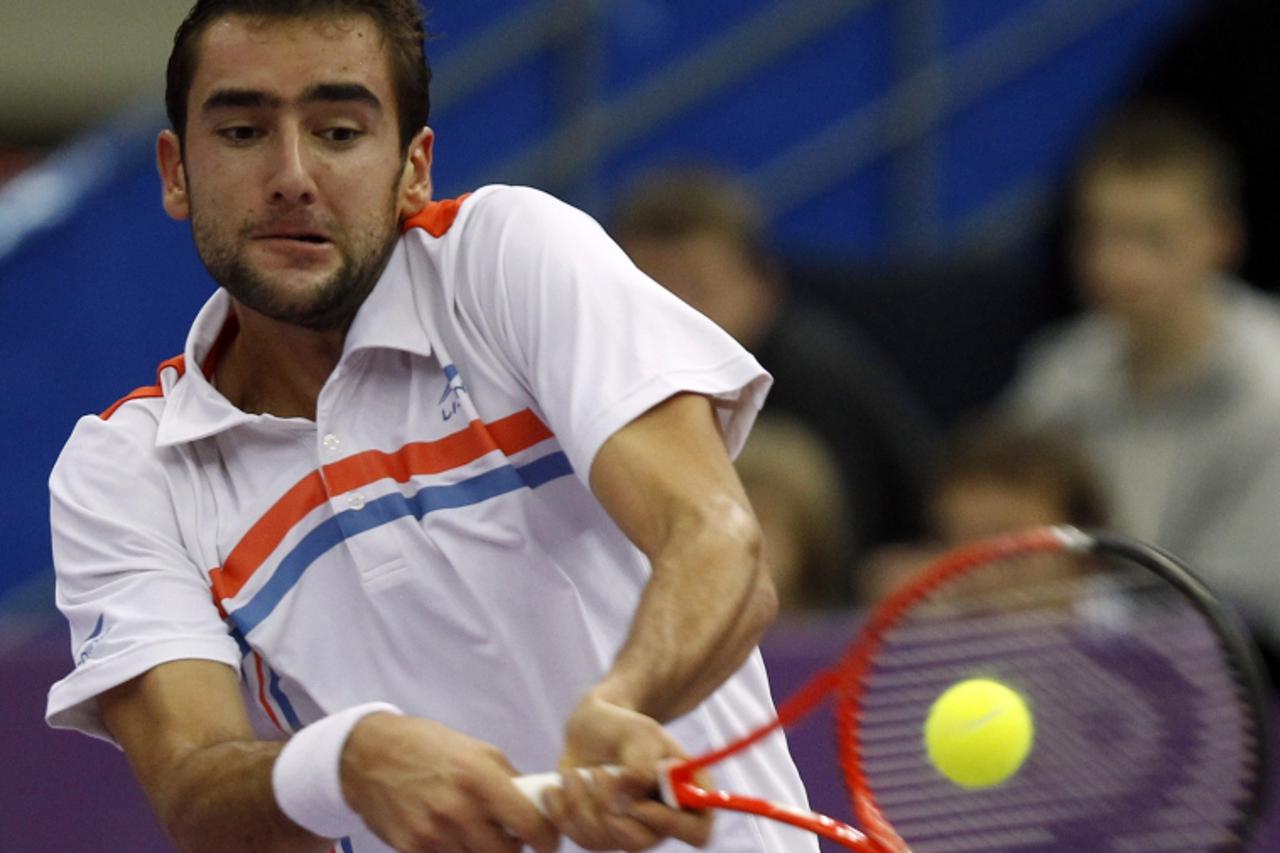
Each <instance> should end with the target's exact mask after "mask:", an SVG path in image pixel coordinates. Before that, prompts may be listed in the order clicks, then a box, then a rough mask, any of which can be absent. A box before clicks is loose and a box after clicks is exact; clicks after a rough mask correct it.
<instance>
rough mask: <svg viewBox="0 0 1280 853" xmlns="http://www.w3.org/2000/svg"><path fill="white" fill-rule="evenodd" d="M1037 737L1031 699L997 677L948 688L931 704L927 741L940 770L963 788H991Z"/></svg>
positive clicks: (1014, 769)
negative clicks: (1029, 701)
mask: <svg viewBox="0 0 1280 853" xmlns="http://www.w3.org/2000/svg"><path fill="white" fill-rule="evenodd" d="M1034 738H1035V724H1034V723H1033V722H1032V719H1031V711H1030V710H1028V708H1027V703H1026V702H1024V701H1023V699H1022V697H1021V696H1019V695H1018V694H1017V693H1015V692H1014V691H1012V690H1010V689H1009V688H1008V687H1005V686H1004V685H1003V684H1001V683H999V682H998V681H992V680H990V679H988V678H973V679H969V680H968V681H961V682H959V683H958V684H954V685H952V686H951V687H949V688H947V690H946V691H944V692H943V693H942V695H941V696H939V697H938V698H937V699H936V700H935V701H934V703H933V705H932V706H931V707H930V708H929V716H928V717H927V718H925V722H924V747H925V752H926V753H927V754H928V756H929V760H930V761H932V762H933V766H934V767H936V768H938V772H939V773H941V774H942V775H943V776H946V777H947V778H948V779H950V780H951V781H952V782H954V783H956V784H957V785H959V786H960V787H962V788H992V787H995V786H996V785H999V784H1001V783H1003V782H1005V781H1006V780H1007V779H1008V778H1009V777H1010V776H1012V775H1013V774H1014V773H1017V772H1018V768H1019V767H1021V766H1022V762H1023V761H1025V760H1026V758H1027V754H1028V753H1030V752H1031V743H1032V741H1033V740H1034Z"/></svg>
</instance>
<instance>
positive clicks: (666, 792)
mask: <svg viewBox="0 0 1280 853" xmlns="http://www.w3.org/2000/svg"><path fill="white" fill-rule="evenodd" d="M670 763H673V762H665V763H664V766H663V767H662V768H661V772H660V773H659V774H658V775H659V784H660V787H661V791H660V796H655V798H656V799H661V800H662V801H663V802H665V803H666V804H667V805H669V806H671V807H672V808H678V806H676V805H675V797H674V796H673V795H672V793H671V790H670V788H671V783H670V780H669V779H668V778H667V772H666V770H667V766H666V765H667V764H670ZM600 769H601V770H603V771H605V772H606V773H608V774H609V775H611V776H620V775H622V768H621V767H619V766H618V765H616V764H605V765H603V766H602V767H601V768H600ZM576 772H577V774H578V775H579V776H581V777H582V778H583V780H584V781H585V782H587V783H590V782H591V771H590V770H589V769H588V768H586V767H579V768H577V771H576ZM511 781H512V782H513V783H515V786H516V790H518V791H519V792H520V793H522V794H524V795H525V798H526V799H528V800H529V802H531V803H533V805H534V808H536V809H537V810H538V811H540V812H542V813H543V814H544V815H545V814H546V813H547V809H546V806H544V805H543V803H542V795H543V794H544V793H545V792H546V790H547V789H548V788H563V787H564V777H562V776H561V775H560V773H559V772H558V771H555V770H553V771H551V772H550V773H528V774H526V775H524V776H515V777H513V778H512V780H511Z"/></svg>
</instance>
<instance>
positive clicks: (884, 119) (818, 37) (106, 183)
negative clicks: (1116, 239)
mask: <svg viewBox="0 0 1280 853" xmlns="http://www.w3.org/2000/svg"><path fill="white" fill-rule="evenodd" d="M187 5H188V4H187V2H185V0H112V2H110V3H96V2H95V3H90V2H85V0H42V2H40V3H38V4H37V3H33V2H31V0H0V80H3V81H4V85H3V87H0V305H3V310H0V382H2V384H3V389H4V396H3V400H4V402H3V403H2V404H0V405H3V406H4V413H5V421H6V422H8V423H10V424H11V425H12V426H15V427H16V429H15V431H14V432H13V433H11V434H12V435H13V436H14V438H15V441H14V442H12V443H10V444H8V445H4V444H2V443H0V470H3V472H4V477H3V479H2V481H0V543H2V545H3V549H4V553H5V556H6V559H5V560H4V561H3V563H0V707H2V708H3V715H2V716H0V721H3V722H4V723H6V725H5V726H4V727H3V731H4V732H5V733H4V735H3V736H0V744H2V745H3V752H0V756H2V757H0V777H2V778H3V789H4V791H5V795H4V796H3V797H0V832H3V835H4V837H5V838H6V839H7V842H6V845H7V847H8V849H11V850H89V849H98V850H101V849H111V850H115V849H119V850H150V849H165V848H164V845H163V844H162V842H160V840H159V837H158V834H157V832H156V830H155V829H154V828H153V826H152V824H151V822H150V818H149V815H148V813H147V812H146V810H145V805H143V803H142V802H141V799H140V796H139V795H138V794H137V793H136V791H135V790H134V788H133V785H132V782H131V781H130V778H129V776H128V772H127V769H126V768H125V766H124V763H123V761H122V759H121V758H120V757H119V756H118V755H117V754H116V753H115V752H114V751H113V750H112V749H111V748H110V747H107V746H104V745H101V744H94V743H90V742H89V741H87V740H86V739H84V738H82V737H79V736H76V735H71V734H66V733H52V732H47V731H45V730H44V729H43V724H42V722H41V718H42V714H43V701H44V691H45V690H46V689H47V687H48V685H49V683H50V682H52V681H53V680H55V679H57V678H59V677H61V676H62V675H63V674H64V673H65V671H66V669H67V668H68V667H69V664H70V653H69V650H68V648H67V640H66V637H65V632H64V630H63V628H62V625H61V623H60V617H58V616H57V614H56V611H55V610H54V609H53V606H52V596H53V581H52V574H51V566H50V555H49V545H48V542H49V531H48V520H47V508H48V507H47V491H46V487H45V480H46V478H47V475H48V472H49V470H50V468H51V466H52V464H53V461H54V459H55V458H56V456H57V453H58V451H59V449H60V448H61V446H62V443H63V442H64V441H65V439H66V437H67V435H68V434H69V433H70V431H71V429H72V427H73V425H74V423H75V421H76V419H77V418H78V417H80V416H82V415H84V414H87V413H93V412H98V411H101V410H102V409H104V408H106V407H107V406H108V405H109V404H110V403H111V402H113V401H114V400H115V399H117V398H118V397H120V396H122V395H123V394H124V393H126V392H127V391H129V390H130V389H132V388H134V387H137V386H141V385H147V384H150V383H151V382H152V381H153V371H154V369H155V365H156V364H158V363H159V362H160V361H161V360H163V359H165V358H167V357H169V356H171V355H173V354H175V353H177V352H179V351H180V350H181V348H182V345H183V341H184V338H185V332H186V329H187V326H188V323H189V322H190V320H191V318H192V317H193V316H194V314H195V312H196V310H197V309H198V307H199V306H200V305H201V304H202V303H203V301H204V300H205V299H206V298H207V296H208V295H209V293H210V292H211V290H212V288H213V284H212V282H211V281H210V280H209V278H208V277H207V275H206V274H205V272H204V270H203V268H202V267H201V266H200V264H199V261H198V259H197V257H196V255H195V252H194V249H193V247H192V244H191V241H190V238H189V235H188V232H187V226H186V225H185V224H180V223H174V222H171V221H169V220H168V219H167V218H166V217H165V216H164V214H163V212H162V211H161V209H160V205H159V198H160V196H159V183H158V179H157V178H156V176H155V173H154V167H153V162H152V154H153V142H154V137H155V133H156V131H157V130H158V129H159V128H161V127H162V126H163V122H164V118H163V111H162V92H163V70H164V63H165V60H166V57H167V55H168V48H169V44H170V42H171V39H172V34H173V31H174V29H175V28H176V26H177V24H178V23H179V21H180V20H181V18H182V16H183V14H184V13H185V11H186V8H187ZM429 5H430V17H429V20H428V24H429V27H430V29H431V30H432V32H433V34H434V37H433V40H432V41H431V42H430V44H429V46H428V52H429V54H430V56H431V60H432V64H433V68H434V71H435V82H434V85H433V104H434V106H433V110H432V126H433V127H434V129H435V131H436V134H437V145H436V166H435V181H436V188H437V196H438V197H450V196H454V195H458V194H460V193H463V192H466V191H467V190H469V189H472V188H475V187H477V186H479V185H482V184H485V183H492V182H505V183H522V184H530V185H533V186H537V187H539V188H542V189H545V190H547V191H549V192H552V193H554V194H556V195H558V196H559V197H561V198H563V199H565V200H566V201H569V202H571V203H573V204H576V205H578V206H580V207H583V208H584V209H586V210H587V211H589V212H591V213H592V214H594V215H596V216H598V217H600V218H602V219H603V220H605V221H606V223H609V222H610V221H611V217H612V215H613V213H614V211H615V207H616V205H617V203H618V200H619V198H620V197H621V196H622V195H623V194H624V193H625V192H627V191H628V190H629V189H630V188H632V187H633V186H634V185H635V184H636V182H637V181H638V180H642V179H643V178H644V176H645V175H649V174H652V173H653V171H654V170H655V169H659V168H664V167H679V168H689V167H695V166H696V167H710V168H714V169H716V170H718V171H719V172H720V173H722V174H726V175H729V176H732V178H734V179H735V180H738V181H740V182H741V184H742V185H743V186H744V187H746V188H747V189H749V190H750V191H751V192H753V193H754V194H755V195H756V197H757V198H758V200H759V202H760V209H761V211H762V215H763V222H764V227H765V229H766V231H767V242H768V250H769V252H770V254H771V256H775V257H776V258H778V259H779V262H780V264H781V266H782V268H783V270H784V271H785V273H784V274H785V277H786V280H787V281H788V284H789V290H790V293H791V294H792V296H793V297H794V298H795V299H799V300H803V301H804V302H805V303H806V304H807V305H809V306H811V307H812V308H813V309H814V310H816V311H817V312H819V313H821V314H823V315H824V316H827V317H829V318H835V319H837V320H838V321H839V322H840V323H841V324H843V325H844V326H846V327H848V328H850V329H853V330H855V332H856V335H857V336H858V338H859V340H860V341H862V342H864V344H865V345H866V346H867V347H868V348H869V349H872V350H874V351H875V354H876V355H875V357H876V358H877V359H881V360H882V361H883V363H884V364H885V365H887V369H889V370H891V371H892V372H893V373H894V374H895V375H896V376H897V377H898V380H899V381H900V384H901V386H902V388H904V389H905V391H906V393H907V394H908V395H909V396H910V397H911V398H912V400H913V403H912V405H913V407H914V410H915V415H913V417H918V419H919V420H920V421H921V422H927V423H928V425H929V430H930V431H931V434H934V435H945V434H946V433H947V432H948V431H949V430H951V429H952V428H953V427H956V426H957V425H958V424H960V423H962V422H964V421H966V419H968V417H969V416H970V415H971V414H972V413H973V412H975V411H979V410H981V409H983V407H986V406H988V405H990V404H991V402H992V401H993V400H994V399H995V398H996V397H997V396H998V395H999V394H1000V392H1001V390H1002V389H1003V388H1004V387H1005V386H1006V385H1007V384H1008V383H1009V381H1010V380H1011V378H1012V377H1013V376H1014V374H1015V372H1016V370H1017V365H1018V354H1019V352H1020V351H1021V350H1022V348H1023V347H1024V345H1025V344H1026V343H1027V341H1028V340H1029V339H1030V338H1031V337H1032V336H1033V335H1034V334H1036V333H1037V332H1038V331H1040V330H1041V329H1043V328H1045V327H1046V326H1047V325H1049V324H1051V323H1053V322H1055V321H1058V320H1061V319H1063V318H1066V317H1068V316H1071V315H1073V314H1074V313H1075V312H1077V311H1078V310H1079V308H1080V306H1079V305H1078V304H1077V300H1076V298H1075V296H1074V295H1073V291H1072V288H1071V286H1070V283H1069V281H1068V279H1069V272H1068V269H1067V267H1068V264H1067V263H1066V262H1065V259H1064V256H1065V250H1064V243H1065V241H1064V228H1065V223H1066V220H1067V218H1068V217H1067V213H1066V194H1067V182H1068V180H1069V177H1070V175H1071V169H1072V164H1073V163H1074V162H1075V160H1076V158H1077V156H1078V155H1079V153H1080V150H1081V146H1082V145H1083V144H1084V143H1085V141H1086V140H1087V139H1089V138H1090V136H1091V134H1092V133H1093V131H1094V130H1095V129H1096V128H1097V127H1098V126H1099V124H1100V123H1101V122H1102V121H1103V120H1104V118H1105V117H1107V116H1108V115H1110V114H1112V113H1113V112H1114V111H1116V110H1117V109H1119V108H1121V107H1123V105H1125V104H1126V103H1131V102H1136V101H1138V100H1148V99H1151V98H1159V99H1162V100H1165V101H1170V102H1173V103H1176V104H1177V105H1179V106H1181V107H1182V108H1184V109H1185V110H1187V111H1188V112H1189V113H1191V114H1193V115H1194V116H1195V117H1196V118H1198V119H1199V120H1200V121H1202V122H1203V123H1204V124H1206V125H1207V126H1209V127H1210V128H1212V129H1213V130H1214V131H1216V132H1217V133H1218V134H1219V135H1220V136H1221V137H1222V138H1223V139H1225V140H1226V141H1227V143H1228V144H1229V145H1230V146H1231V147H1232V149H1233V150H1234V151H1235V153H1236V155H1237V156H1238V158H1239V160H1240V163H1241V164H1242V169H1243V174H1244V182H1243V185H1244V198H1243V209H1244V214H1245V222H1246V226H1247V231H1248V240H1247V248H1246V250H1245V251H1244V253H1243V255H1242V256H1241V258H1240V262H1239V265H1238V266H1239V270H1238V271H1239V274H1240V277H1241V278H1242V279H1243V280H1245V281H1247V282H1248V283H1249V284H1250V285H1251V286H1252V287H1253V288H1255V289H1258V290H1261V291H1263V292H1266V291H1270V290H1272V289H1273V288H1274V287H1275V285H1276V284H1277V279H1278V277H1280V248H1278V244H1280V241H1278V240H1277V239H1276V237H1277V235H1280V210H1278V207H1280V165H1278V163H1280V159H1278V158H1277V155H1276V151H1277V150H1280V123H1278V120H1277V113H1280V110H1277V103H1276V98H1277V93H1278V92H1280V87H1278V85H1277V84H1278V83H1280V74H1278V72H1277V63H1276V60H1275V56H1276V50H1277V47H1280V10H1278V7H1280V4H1276V3H1274V2H1273V0H787V2H780V1H779V0H736V2H721V3H705V2H704V3H689V2H679V0H480V1H479V2H439V3H434V4H429ZM624 244H625V241H624ZM762 360H764V359H762ZM766 366H770V365H769V364H768V362H767V361H766ZM1277 366H1278V367H1280V365H1277ZM1277 426H1278V427H1280V424H1278V425H1277ZM923 440H924V439H922V441H923ZM922 454H923V451H922ZM1277 507H1278V508H1280V495H1278V496H1277ZM906 532H907V533H911V532H914V531H906ZM801 621H802V620H796V624H795V626H793V629H792V633H790V634H788V633H786V632H787V630H788V628H787V626H784V627H783V629H782V631H781V632H780V633H779V635H778V638H777V639H775V641H774V642H773V647H772V654H773V655H774V656H775V659H777V660H778V661H780V663H779V664H778V665H777V666H776V667H775V668H776V669H780V670H782V671H784V672H790V671H792V670H793V669H795V668H796V667H793V666H792V664H793V663H796V664H797V665H798V662H799V661H803V660H807V659H809V658H810V657H812V656H814V655H815V654H816V652H815V650H819V649H820V648H821V647H822V645H823V643H830V642H833V641H834V640H833V636H834V635H830V632H828V633H826V634H824V633H823V630H822V629H818V630H816V631H814V630H813V629H812V626H810V627H808V628H806V627H804V625H802V624H800V623H801ZM806 632H809V633H806ZM785 677H786V676H784V678H785ZM15 839H16V846H14V843H15V842H14V840H15ZM104 840H105V841H104Z"/></svg>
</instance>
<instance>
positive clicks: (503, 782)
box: [342, 714, 559, 853]
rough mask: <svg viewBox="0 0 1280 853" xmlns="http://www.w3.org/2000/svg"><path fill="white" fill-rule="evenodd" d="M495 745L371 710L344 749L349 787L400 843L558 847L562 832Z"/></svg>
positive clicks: (378, 828) (422, 847) (440, 847)
mask: <svg viewBox="0 0 1280 853" xmlns="http://www.w3.org/2000/svg"><path fill="white" fill-rule="evenodd" d="M514 774H515V768H513V767H512V766H511V764H510V763H509V762H508V761H507V759H506V758H505V757H504V756H503V755H502V753H501V752H499V751H498V750H497V749H496V748H495V747H493V746H491V745H489V744H487V743H484V742H483V741H479V740H476V739H475V738H471V737H468V736H467V735H464V734H461V733H460V732H457V731H454V730H453V729H450V728H448V727H446V726H442V725H440V724H439V723H435V722H432V721H430V720H424V719H420V718H417V717H407V716H398V715H395V714H370V715H369V716H367V717H365V718H364V719H362V720H361V721H360V722H359V723H357V724H356V727H355V728H354V729H352V731H351V735H350V737H349V738H348V739H347V743H346V746H345V747H344V748H343V752H342V792H343V796H345V797H346V799H347V802H348V803H350V804H351V807H352V808H354V809H355V810H356V811H357V812H359V814H360V816H361V817H362V818H363V819H364V822H365V824H366V825H368V827H369V828H370V829H371V830H373V831H374V832H375V833H376V834H377V835H378V837H379V838H381V839H382V840H383V841H385V842H387V843H388V844H390V845H391V846H392V847H394V848H395V849H396V850H400V851H410V853H415V851H424V853H428V852H429V853H435V851H445V850H448V851H454V850H457V851H468V853H471V851H475V853H489V852H490V851H494V853H497V851H503V853H505V851H510V853H516V851H518V850H519V849H520V846H521V843H524V844H528V845H529V846H530V847H532V848H533V849H534V850H537V851H539V853H551V851H554V850H555V849H556V847H557V845H558V843H559V836H558V834H557V832H556V829H555V827H553V826H552V825H551V824H550V823H549V822H548V821H547V819H546V818H544V817H543V816H542V815H541V814H539V812H538V810H537V809H535V808H534V807H533V805H532V804H531V803H530V802H529V801H528V800H526V799H525V798H524V796H523V795H521V794H520V793H519V791H517V790H516V787H515V785H513V784H512V783H511V777H512V776H513V775H514Z"/></svg>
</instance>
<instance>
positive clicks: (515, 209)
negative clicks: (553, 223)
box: [404, 184, 584, 240]
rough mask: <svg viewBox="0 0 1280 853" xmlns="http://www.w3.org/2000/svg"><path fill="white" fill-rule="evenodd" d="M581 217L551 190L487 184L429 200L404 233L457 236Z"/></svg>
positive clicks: (410, 219) (437, 236)
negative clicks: (451, 196) (511, 224)
mask: <svg viewBox="0 0 1280 853" xmlns="http://www.w3.org/2000/svg"><path fill="white" fill-rule="evenodd" d="M565 215H569V216H575V215H576V216H582V215H584V214H582V213H581V212H580V211H578V210H577V209H576V208H574V207H572V206H571V205H569V204H566V203H565V202H563V201H560V200H559V199H558V198H556V197H555V196H553V195H551V194H550V193H546V192H543V191H542V190H539V189H534V188H533V187H524V186H513V185H508V184H488V185H486V186H483V187H480V188H479V189H476V190H473V191H471V192H467V193H463V194H461V195H459V196H456V197H454V198H449V199H439V200H437V201H432V202H431V203H429V204H428V205H427V206H426V207H424V208H423V209H422V210H421V211H419V212H418V213H416V214H415V215H414V216H412V217H410V218H409V219H408V220H406V221H405V223H404V230H405V231H406V232H417V233H420V234H422V235H424V236H426V237H428V238H433V239H436V240H445V239H458V238H462V237H463V236H464V235H472V234H474V233H475V232H476V231H479V230H485V229H488V228H501V227H503V226H505V225H506V224H508V223H510V222H512V221H513V220H514V221H518V222H520V223H522V224H525V225H527V226H538V225H539V224H543V223H545V222H547V221H548V217H550V218H552V219H554V218H555V217H559V216H565Z"/></svg>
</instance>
